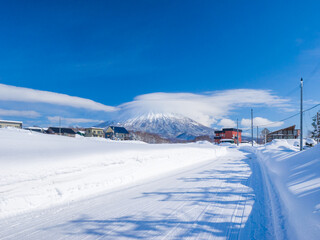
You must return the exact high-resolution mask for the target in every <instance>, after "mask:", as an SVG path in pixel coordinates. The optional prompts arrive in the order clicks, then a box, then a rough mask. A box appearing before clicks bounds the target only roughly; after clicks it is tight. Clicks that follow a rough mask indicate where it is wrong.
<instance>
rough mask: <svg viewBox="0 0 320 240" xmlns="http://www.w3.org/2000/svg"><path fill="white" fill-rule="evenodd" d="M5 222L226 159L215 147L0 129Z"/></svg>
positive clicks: (0, 206)
mask: <svg viewBox="0 0 320 240" xmlns="http://www.w3.org/2000/svg"><path fill="white" fill-rule="evenodd" d="M0 148H1V155H0V192H1V195H0V218H1V217H6V216H9V215H12V214H16V213H20V212H25V211H29V210H32V209H39V208H45V207H49V206H52V205H56V204H60V203H64V202H70V201H73V200H77V199H80V198H83V197H87V196H89V195H94V194H97V193H99V192H103V191H106V190H109V189H114V188H117V187H119V186H123V185H125V184H129V183H132V182H135V181H138V180H141V179H147V178H149V177H153V176H156V175H160V174H163V173H166V172H170V171H173V170H175V169H179V168H182V167H185V166H189V165H192V164H195V163H199V162H201V161H205V160H208V159H212V158H214V157H216V156H219V155H222V154H225V151H226V150H225V149H224V148H218V147H215V146H213V145H212V144H210V143H203V142H202V143H201V144H200V143H198V144H197V143H193V144H171V145H170V144H161V145H149V144H144V143H141V142H127V141H126V142H114V141H110V140H109V141H108V140H106V139H97V138H84V137H79V138H70V137H63V136H53V135H46V134H41V133H35V132H29V131H25V130H17V129H0Z"/></svg>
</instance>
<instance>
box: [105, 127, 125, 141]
mask: <svg viewBox="0 0 320 240" xmlns="http://www.w3.org/2000/svg"><path fill="white" fill-rule="evenodd" d="M106 138H110V139H114V140H129V139H130V134H129V132H128V131H127V129H125V128H124V127H115V126H110V127H108V128H107V130H106Z"/></svg>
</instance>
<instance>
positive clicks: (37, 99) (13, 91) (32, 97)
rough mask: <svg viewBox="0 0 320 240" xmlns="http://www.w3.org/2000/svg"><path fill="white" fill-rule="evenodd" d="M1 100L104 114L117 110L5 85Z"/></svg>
mask: <svg viewBox="0 0 320 240" xmlns="http://www.w3.org/2000/svg"><path fill="white" fill-rule="evenodd" d="M0 100H2V101H17V102H32V103H49V104H56V105H62V106H69V107H74V108H84V109H88V110H94V111H104V112H112V111H115V110H117V108H116V107H112V106H107V105H104V104H101V103H98V102H95V101H92V100H90V99H86V98H80V97H74V96H69V95H66V94H61V93H55V92H48V91H40V90H35V89H30V88H22V87H15V86H9V85H5V84H0Z"/></svg>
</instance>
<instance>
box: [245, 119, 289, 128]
mask: <svg viewBox="0 0 320 240" xmlns="http://www.w3.org/2000/svg"><path fill="white" fill-rule="evenodd" d="M283 123H284V122H273V121H270V120H269V119H266V118H262V117H255V118H253V125H254V126H260V127H266V128H268V127H280V126H282V125H283ZM241 126H242V127H245V128H250V127H251V119H247V118H243V119H242V120H241Z"/></svg>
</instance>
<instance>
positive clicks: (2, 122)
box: [0, 120, 22, 128]
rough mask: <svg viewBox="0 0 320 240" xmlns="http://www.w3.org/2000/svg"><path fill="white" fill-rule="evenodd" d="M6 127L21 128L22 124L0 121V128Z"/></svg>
mask: <svg viewBox="0 0 320 240" xmlns="http://www.w3.org/2000/svg"><path fill="white" fill-rule="evenodd" d="M7 127H13V128H22V122H18V121H8V120H0V128H7Z"/></svg>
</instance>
